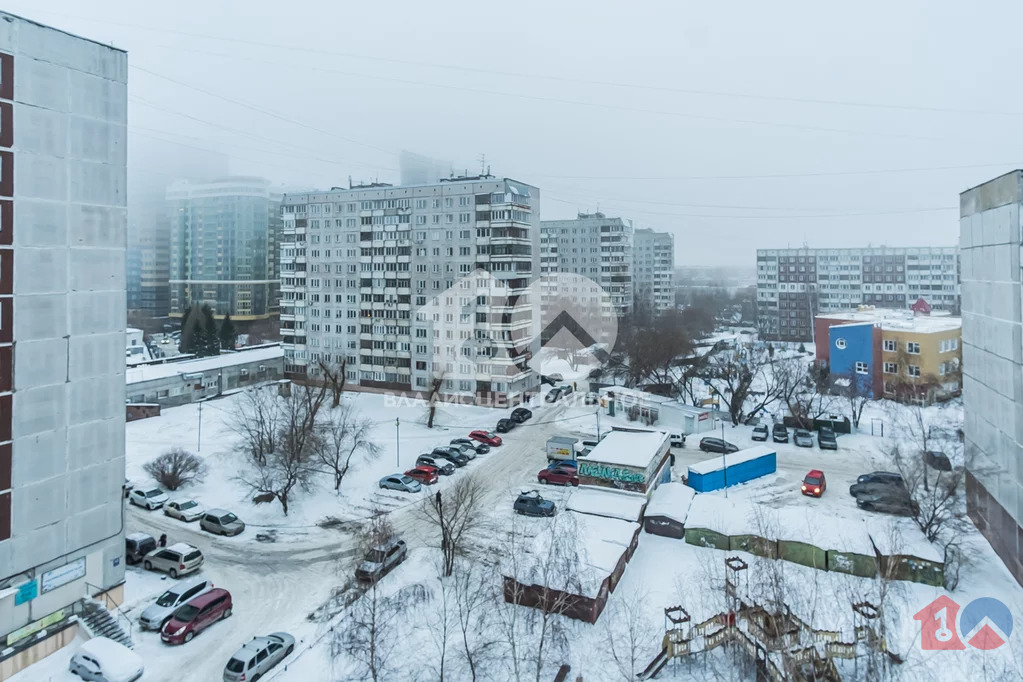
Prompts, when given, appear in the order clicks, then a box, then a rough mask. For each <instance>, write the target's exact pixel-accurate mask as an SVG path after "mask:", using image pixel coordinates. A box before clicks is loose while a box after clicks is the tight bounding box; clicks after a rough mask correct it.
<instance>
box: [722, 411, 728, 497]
mask: <svg viewBox="0 0 1023 682" xmlns="http://www.w3.org/2000/svg"><path fill="white" fill-rule="evenodd" d="M727 453H728V445H727V441H726V440H725V420H724V419H722V420H721V476H722V477H723V478H724V481H725V499H726V500H727V499H728V460H727V459H725V456H726V455H727Z"/></svg>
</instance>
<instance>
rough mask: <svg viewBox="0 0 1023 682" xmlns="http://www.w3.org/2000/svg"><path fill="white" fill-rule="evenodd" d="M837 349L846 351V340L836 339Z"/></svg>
mask: <svg viewBox="0 0 1023 682" xmlns="http://www.w3.org/2000/svg"><path fill="white" fill-rule="evenodd" d="M835 348H837V349H838V350H845V339H835Z"/></svg>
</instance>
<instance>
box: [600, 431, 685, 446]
mask: <svg viewBox="0 0 1023 682" xmlns="http://www.w3.org/2000/svg"><path fill="white" fill-rule="evenodd" d="M668 440H669V441H671V447H673V448H684V447H685V446H686V434H684V433H671V434H668ZM583 445H586V441H583ZM590 447H596V446H595V445H594V446H590Z"/></svg>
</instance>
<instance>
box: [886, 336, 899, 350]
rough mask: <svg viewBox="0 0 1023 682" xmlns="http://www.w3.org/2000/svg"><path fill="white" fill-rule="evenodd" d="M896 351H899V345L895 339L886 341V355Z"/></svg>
mask: <svg viewBox="0 0 1023 682" xmlns="http://www.w3.org/2000/svg"><path fill="white" fill-rule="evenodd" d="M896 350H898V344H897V343H896V342H895V339H885V340H884V352H885V353H894V352H895V351H896Z"/></svg>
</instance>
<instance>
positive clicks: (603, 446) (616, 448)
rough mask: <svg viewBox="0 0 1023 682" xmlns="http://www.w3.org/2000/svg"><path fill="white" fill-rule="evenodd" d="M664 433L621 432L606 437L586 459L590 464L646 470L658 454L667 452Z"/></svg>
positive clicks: (666, 437)
mask: <svg viewBox="0 0 1023 682" xmlns="http://www.w3.org/2000/svg"><path fill="white" fill-rule="evenodd" d="M667 443H668V434H667V433H665V432H664V431H619V430H615V431H612V432H611V433H609V434H607V435H606V436H604V439H603V440H602V441H600V442H599V443H597V446H596V447H595V448H593V450H591V451H590V454H589V455H588V456H587V457H586V461H588V462H600V463H601V464H616V465H618V466H627V467H637V468H640V469H646V468H647V466H649V465H650V462H651V461H653V459H654V458H655V457H657V455H658V453H660V452H664V451H666V450H667Z"/></svg>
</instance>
